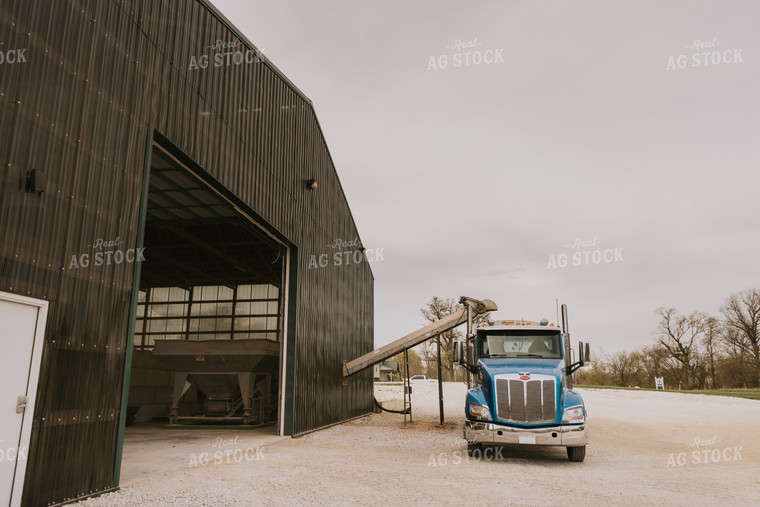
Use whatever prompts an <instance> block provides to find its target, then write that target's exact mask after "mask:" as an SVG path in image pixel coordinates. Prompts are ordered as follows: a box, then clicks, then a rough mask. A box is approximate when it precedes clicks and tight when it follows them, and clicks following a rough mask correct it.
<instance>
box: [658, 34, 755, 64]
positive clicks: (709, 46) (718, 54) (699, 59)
mask: <svg viewBox="0 0 760 507" xmlns="http://www.w3.org/2000/svg"><path fill="white" fill-rule="evenodd" d="M721 45H722V44H721V42H720V41H719V40H718V39H717V37H714V38H713V40H708V41H703V40H700V39H696V40H694V41H693V42H690V43H689V44H686V45H685V46H684V47H683V48H684V49H686V50H687V51H691V54H686V53H682V54H680V55H671V56H670V57H669V58H668V63H667V65H666V66H665V70H682V69H685V68H687V67H691V68H695V69H696V68H698V67H710V66H713V67H714V66H716V65H729V64H733V63H744V59H743V58H742V51H743V50H744V48H738V49H737V48H731V49H723V48H720V47H719V46H721Z"/></svg>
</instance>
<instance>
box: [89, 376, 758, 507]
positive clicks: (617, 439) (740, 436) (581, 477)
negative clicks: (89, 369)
mask: <svg viewBox="0 0 760 507" xmlns="http://www.w3.org/2000/svg"><path fill="white" fill-rule="evenodd" d="M444 387H445V402H446V419H447V423H446V424H445V426H444V427H440V426H438V424H437V422H438V397H437V394H438V393H437V385H436V384H422V383H421V384H415V386H414V398H413V403H414V405H413V406H414V424H412V425H409V426H408V427H407V428H404V427H403V416H401V415H393V414H373V415H368V416H366V417H362V418H360V419H356V420H353V421H351V422H348V423H345V424H342V425H339V426H334V427H332V428H329V429H326V430H323V431H319V432H316V433H312V434H309V435H306V436H304V437H301V438H296V439H282V440H279V441H277V442H274V443H272V444H268V445H265V446H264V447H263V448H262V449H259V450H258V451H257V454H256V455H255V454H254V453H253V452H251V453H250V455H249V456H245V455H244V454H242V453H241V459H240V461H239V462H237V463H236V462H235V460H234V459H233V460H232V462H230V463H227V462H223V463H222V464H213V463H210V464H208V465H199V466H195V467H186V468H183V469H181V470H176V471H172V472H168V473H165V474H162V475H159V476H155V477H153V478H151V479H149V480H146V481H141V482H137V483H134V484H131V485H129V486H126V487H125V488H123V489H122V490H120V491H118V492H116V493H111V494H108V495H104V496H102V497H100V498H96V499H90V500H88V501H85V502H81V503H80V504H81V505H86V506H106V505H108V506H111V505H114V506H120V505H130V506H131V505H135V506H137V505H141V506H145V505H161V506H175V505H182V506H185V505H214V506H216V505H293V504H298V505H300V504H304V505H305V504H309V505H335V504H341V505H347V504H352V505H379V504H390V505H432V504H435V505H440V504H443V505H455V504H456V505H460V504H472V505H474V504H500V505H504V504H506V505H526V504H527V505H557V504H558V503H569V502H573V503H575V502H577V503H578V504H579V505H580V504H592V505H634V504H645V505H668V506H672V505H719V504H722V505H726V504H742V505H760V442H759V441H758V437H757V432H756V429H757V424H758V421H760V402H758V401H754V400H742V399H737V398H724V397H718V396H700V395H685V394H678V393H665V392H649V391H617V390H584V391H583V395H584V398H585V400H586V404H587V407H588V410H589V415H590V417H589V432H590V443H589V447H588V451H587V453H586V460H585V461H584V462H583V463H572V462H569V461H568V460H567V455H566V453H565V449H564V448H541V447H528V446H523V447H514V446H513V447H505V448H503V449H498V450H494V451H493V452H492V455H491V456H489V458H494V459H489V460H485V459H480V460H474V459H472V458H468V457H467V452H466V445H465V441H464V440H463V439H462V438H461V435H462V430H461V425H462V420H463V417H464V416H463V407H462V403H463V400H464V394H465V386H464V385H462V384H454V383H447V384H445V386H444ZM375 392H376V396H377V398H378V399H379V400H390V399H400V398H401V387H400V386H387V385H384V386H376V388H375ZM254 455H255V456H256V457H255V458H254Z"/></svg>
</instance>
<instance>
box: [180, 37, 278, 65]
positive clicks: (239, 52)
mask: <svg viewBox="0 0 760 507" xmlns="http://www.w3.org/2000/svg"><path fill="white" fill-rule="evenodd" d="M206 49H207V50H208V51H207V52H205V53H202V54H200V55H193V56H191V57H190V67H189V68H188V69H187V70H198V69H207V68H208V67H209V65H212V66H213V67H229V66H230V65H243V64H244V63H245V64H246V65H250V64H252V63H261V62H262V60H263V59H264V55H263V53H262V52H261V51H260V50H259V49H255V48H254V49H248V48H246V47H245V45H244V44H243V43H241V42H240V41H239V40H235V41H232V42H225V41H223V40H217V41H214V43H213V44H211V45H210V46H206Z"/></svg>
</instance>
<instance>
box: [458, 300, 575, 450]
mask: <svg viewBox="0 0 760 507" xmlns="http://www.w3.org/2000/svg"><path fill="white" fill-rule="evenodd" d="M468 337H469V339H468V342H467V352H468V353H467V356H468V357H466V358H465V357H464V354H463V344H462V342H459V343H457V344H456V346H455V353H454V355H455V361H456V362H459V363H460V364H462V365H463V366H465V367H466V368H467V369H468V371H469V372H470V373H471V376H470V378H471V382H470V385H471V389H469V391H468V392H467V398H466V401H465V417H466V420H465V424H464V438H465V439H467V442H468V451H469V453H470V455H477V454H478V453H479V452H480V453H482V448H483V446H485V445H496V446H499V445H504V444H522V445H549V446H563V447H566V448H567V455H568V458H569V459H570V460H571V461H583V459H584V458H585V455H586V444H587V440H588V437H587V431H586V417H587V414H586V407H585V405H584V403H583V398H582V397H581V395H580V394H579V393H578V392H577V391H574V390H573V389H572V378H571V376H572V374H573V372H575V371H576V370H577V369H578V368H580V367H581V366H583V365H584V364H585V361H586V359H587V357H588V350H589V349H588V344H585V347H584V344H583V342H580V343H579V350H578V361H577V362H573V361H572V360H571V356H572V354H571V350H570V336H569V333H568V332H567V327H566V308H565V306H564V305H563V328H562V329H560V328H559V327H558V326H556V325H555V324H554V323H549V322H548V320H546V319H543V320H541V321H529V320H523V319H511V320H499V321H490V322H488V323H484V324H481V325H480V326H478V327H477V328H476V330H475V333H471V332H468Z"/></svg>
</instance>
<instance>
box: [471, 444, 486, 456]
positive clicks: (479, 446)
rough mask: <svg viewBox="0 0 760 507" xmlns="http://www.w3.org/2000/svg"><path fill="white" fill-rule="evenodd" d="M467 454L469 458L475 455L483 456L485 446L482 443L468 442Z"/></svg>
mask: <svg viewBox="0 0 760 507" xmlns="http://www.w3.org/2000/svg"><path fill="white" fill-rule="evenodd" d="M476 451H477V452H476ZM467 454H468V455H469V456H473V455H475V454H477V456H478V457H480V456H483V444H481V443H480V442H467Z"/></svg>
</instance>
